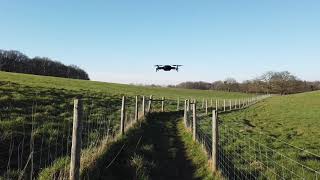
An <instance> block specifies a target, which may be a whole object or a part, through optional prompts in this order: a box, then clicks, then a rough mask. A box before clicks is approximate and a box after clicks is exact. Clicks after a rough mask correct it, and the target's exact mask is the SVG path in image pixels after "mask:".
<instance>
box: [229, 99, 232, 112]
mask: <svg viewBox="0 0 320 180" xmlns="http://www.w3.org/2000/svg"><path fill="white" fill-rule="evenodd" d="M229 106H230V107H229V108H230V111H232V100H231V99H230V100H229Z"/></svg>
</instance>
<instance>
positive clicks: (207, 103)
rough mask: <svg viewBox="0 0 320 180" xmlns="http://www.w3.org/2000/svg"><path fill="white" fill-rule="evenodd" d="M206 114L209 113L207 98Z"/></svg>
mask: <svg viewBox="0 0 320 180" xmlns="http://www.w3.org/2000/svg"><path fill="white" fill-rule="evenodd" d="M206 114H207V115H208V100H207V99H206Z"/></svg>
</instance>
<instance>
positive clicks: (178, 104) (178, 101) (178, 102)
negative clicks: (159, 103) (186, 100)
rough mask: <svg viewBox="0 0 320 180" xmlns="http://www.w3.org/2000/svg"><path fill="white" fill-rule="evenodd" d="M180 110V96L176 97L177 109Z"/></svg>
mask: <svg viewBox="0 0 320 180" xmlns="http://www.w3.org/2000/svg"><path fill="white" fill-rule="evenodd" d="M179 110H180V98H178V100H177V111H179Z"/></svg>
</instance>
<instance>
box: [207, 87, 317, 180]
mask: <svg viewBox="0 0 320 180" xmlns="http://www.w3.org/2000/svg"><path fill="white" fill-rule="evenodd" d="M319 109H320V92H319V91H317V92H310V93H303V94H295V95H289V96H273V97H272V98H268V99H266V100H264V101H263V102H260V103H258V104H256V105H254V106H252V107H250V108H247V109H245V110H241V111H236V112H232V113H226V114H222V115H221V116H220V121H221V124H220V129H221V132H220V136H221V144H222V146H224V147H223V149H224V152H225V153H226V154H228V155H229V156H230V157H231V159H232V157H233V158H234V159H233V162H232V163H233V164H236V165H238V167H239V168H240V169H241V170H242V171H243V172H244V173H245V172H246V171H247V172H250V171H251V172H250V173H254V171H256V170H257V169H258V170H259V171H260V172H262V173H261V174H262V175H261V177H263V176H267V177H268V178H270V179H278V178H282V177H285V178H296V177H305V178H307V179H315V178H316V176H315V173H313V172H312V171H311V170H310V171H309V170H307V168H301V166H303V165H304V166H308V167H311V168H312V169H314V170H316V171H319V170H320V156H319V155H320V141H319V138H320V131H319V129H320V124H319V121H320V110H319ZM202 128H203V129H205V131H207V132H208V135H210V132H211V129H210V128H211V123H210V120H209V119H208V120H207V121H203V122H202ZM276 152H277V153H276ZM284 156H286V157H284ZM230 157H229V158H230ZM240 157H242V158H245V159H246V161H244V160H241V158H240ZM248 164H249V165H248ZM299 164H300V165H299ZM250 166H251V168H250ZM254 166H255V167H254ZM248 167H249V168H248ZM270 167H271V168H270ZM276 174H280V176H278V175H276ZM318 178H319V176H318ZM262 179H263V178H262Z"/></svg>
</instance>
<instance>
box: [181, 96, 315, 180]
mask: <svg viewBox="0 0 320 180" xmlns="http://www.w3.org/2000/svg"><path fill="white" fill-rule="evenodd" d="M267 97H268V96H262V97H259V98H255V99H250V100H249V101H248V100H240V101H239V100H236V101H234V104H232V100H226V101H222V102H223V103H222V106H221V105H219V102H218V101H216V106H215V107H213V108H211V109H213V110H217V111H215V112H213V113H214V114H218V112H220V113H223V112H227V109H229V111H230V110H238V109H242V108H246V107H248V106H250V105H252V104H255V103H257V102H259V101H260V100H263V99H265V98H267ZM228 101H229V103H227V102H228ZM191 104H193V101H192V102H191ZM205 104H206V103H205ZM220 104H221V103H220ZM226 104H229V106H227V107H226ZM197 107H199V106H197ZM203 107H204V108H205V107H206V106H205V105H204V106H202V105H201V104H200V108H196V113H194V112H193V109H192V106H190V105H189V102H188V100H186V101H185V114H184V122H185V125H186V127H187V128H188V129H190V130H192V132H193V133H195V134H194V137H195V140H196V141H197V142H199V144H200V145H201V146H202V148H203V150H204V151H205V152H206V153H207V155H208V160H209V161H210V162H212V161H213V160H214V159H216V160H215V161H216V162H215V163H216V164H217V166H218V167H217V168H218V169H219V171H220V172H221V173H222V174H223V176H224V177H226V178H227V179H316V180H317V179H319V178H320V163H319V159H320V156H319V155H317V154H315V153H312V152H309V151H307V150H305V149H303V148H299V147H297V146H294V145H292V144H290V143H287V142H284V141H281V140H280V141H279V140H277V139H276V138H274V137H268V138H267V140H266V137H265V135H263V134H260V136H255V137H252V136H249V135H248V134H247V133H246V132H245V131H239V130H235V129H233V128H231V127H229V126H227V125H225V124H224V123H223V120H222V119H219V121H218V119H216V121H217V126H218V130H217V131H218V132H217V139H216V140H217V142H218V143H217V145H216V147H215V146H214V145H213V142H214V141H213V140H214V139H212V137H213V136H212V135H213V133H215V132H214V131H213V128H212V127H213V126H212V122H213V119H212V120H211V117H209V116H208V115H207V110H204V109H203ZM209 114H210V113H209ZM194 115H195V116H194ZM210 115H213V114H210ZM194 120H195V121H196V123H194ZM218 122H219V123H218ZM194 128H196V130H195V131H194V130H193V129H194ZM261 136H264V141H261V139H262V138H261ZM259 137H260V138H259ZM275 141H279V142H278V143H277V144H278V146H279V147H278V146H277V145H274V144H272V143H269V144H268V143H266V142H275ZM280 146H281V148H280ZM214 148H216V149H215V150H216V151H217V154H216V156H217V157H216V158H213V157H212V156H213V155H214V154H215V153H214V152H213V150H214ZM283 149H285V151H284V150H283ZM307 160H308V161H307Z"/></svg>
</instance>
